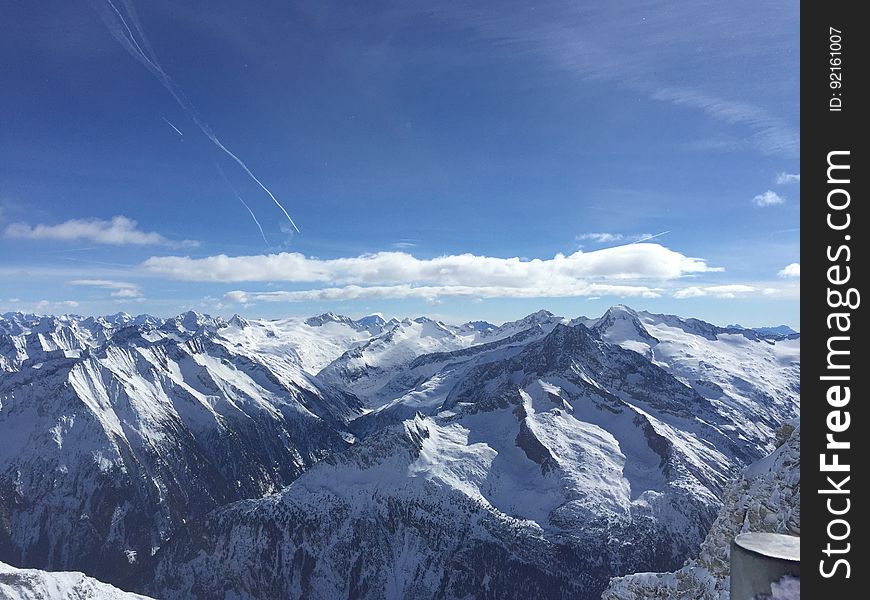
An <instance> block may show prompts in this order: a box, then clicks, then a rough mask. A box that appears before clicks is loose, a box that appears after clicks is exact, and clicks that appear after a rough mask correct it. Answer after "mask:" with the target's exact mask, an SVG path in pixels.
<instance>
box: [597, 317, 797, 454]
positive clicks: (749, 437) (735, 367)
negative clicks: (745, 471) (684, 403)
mask: <svg viewBox="0 0 870 600" xmlns="http://www.w3.org/2000/svg"><path fill="white" fill-rule="evenodd" d="M593 329H594V330H595V331H596V332H598V333H599V335H601V337H602V338H603V339H605V340H607V341H609V342H611V343H614V344H619V345H620V346H622V347H623V348H627V349H629V350H634V351H635V352H638V353H640V354H642V355H643V356H646V357H647V358H649V359H650V360H651V361H652V362H653V363H654V364H656V365H658V366H660V367H662V368H663V369H665V370H666V371H668V372H669V373H671V374H672V375H674V376H675V377H677V378H678V379H679V380H680V381H682V382H683V383H685V384H686V385H688V386H690V387H691V388H692V389H694V390H695V391H696V392H698V394H700V395H701V396H703V397H704V398H707V399H708V400H709V401H710V402H711V403H712V404H713V405H714V406H715V407H716V411H717V412H719V413H720V414H722V415H724V416H726V417H727V418H728V419H729V420H730V421H732V423H733V426H730V427H729V428H728V429H727V430H726V431H728V432H729V435H733V436H737V437H739V438H740V439H742V440H743V441H744V442H746V443H750V444H754V445H755V446H756V449H757V451H758V452H759V453H766V452H770V451H771V450H772V449H773V446H772V440H773V439H775V431H776V429H777V427H779V425H781V424H782V423H783V422H784V421H785V420H787V419H793V418H796V417H798V416H799V412H800V411H799V409H800V336H799V335H791V336H787V337H782V336H775V335H772V336H766V335H762V334H759V333H758V332H756V331H755V330H751V329H733V328H730V327H729V328H723V327H716V326H715V325H711V324H710V323H705V322H703V321H700V320H698V319H681V318H679V317H674V316H671V315H655V314H651V313H647V312H635V311H633V310H632V309H630V308H628V307H624V306H616V307H613V308H611V309H610V310H608V311H607V313H605V315H604V316H603V317H601V318H600V319H598V320H597V321H596V322H595V323H594V325H593Z"/></svg>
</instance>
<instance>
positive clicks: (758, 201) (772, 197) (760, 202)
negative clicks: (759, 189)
mask: <svg viewBox="0 0 870 600" xmlns="http://www.w3.org/2000/svg"><path fill="white" fill-rule="evenodd" d="M783 202H785V198H783V197H782V196H780V195H779V194H777V193H776V192H774V191H772V190H767V191H766V192H764V193H763V194H758V195H757V196H756V197H755V198H753V199H752V203H753V204H755V206H759V207H762V208H763V207H765V206H774V205H776V204H782V203H783Z"/></svg>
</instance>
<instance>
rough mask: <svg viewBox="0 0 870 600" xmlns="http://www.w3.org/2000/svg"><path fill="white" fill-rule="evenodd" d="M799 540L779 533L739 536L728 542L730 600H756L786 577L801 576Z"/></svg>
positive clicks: (743, 534) (763, 596)
mask: <svg viewBox="0 0 870 600" xmlns="http://www.w3.org/2000/svg"><path fill="white" fill-rule="evenodd" d="M800 544H801V542H800V538H799V537H797V536H793V535H783V534H780V533H741V534H740V535H738V536H737V537H735V538H734V541H733V542H731V600H756V597H759V596H760V597H761V598H766V597H769V596H770V594H771V589H770V586H771V584H772V583H774V582H776V581H779V580H780V579H782V578H783V577H784V576H786V575H791V576H794V577H800V572H801V571H800V559H801V552H800V548H801V545H800Z"/></svg>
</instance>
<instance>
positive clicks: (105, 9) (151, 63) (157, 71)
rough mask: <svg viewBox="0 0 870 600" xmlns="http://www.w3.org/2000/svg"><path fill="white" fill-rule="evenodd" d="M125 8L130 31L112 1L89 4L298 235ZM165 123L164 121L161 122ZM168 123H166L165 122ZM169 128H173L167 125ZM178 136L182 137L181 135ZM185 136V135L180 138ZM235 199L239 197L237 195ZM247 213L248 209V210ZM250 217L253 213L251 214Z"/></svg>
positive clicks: (128, 6)
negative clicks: (167, 69) (163, 64)
mask: <svg viewBox="0 0 870 600" xmlns="http://www.w3.org/2000/svg"><path fill="white" fill-rule="evenodd" d="M122 2H123V4H124V9H125V12H126V13H127V19H129V20H130V23H132V24H133V28H131V27H130V25H129V23H128V22H127V19H125V18H124V15H123V14H122V13H121V11H119V10H118V8H117V7H116V6H115V4H114V3H113V2H112V0H106V4H103V3H102V2H101V1H100V0H90V3H91V6H92V7H93V8H94V10H95V11H96V12H97V14H99V15H100V18H102V19H103V22H104V23H105V24H106V27H108V29H109V33H111V34H112V37H114V38H115V39H116V40H117V41H118V43H119V44H121V46H122V47H123V48H124V49H125V50H126V51H127V53H128V54H130V56H132V57H133V58H135V59H136V60H138V61H139V62H140V63H142V65H143V66H144V67H145V68H146V69H148V70H149V71H150V72H151V74H152V75H154V77H156V78H157V80H158V81H159V82H160V83H161V84H162V85H163V87H165V88H166V90H167V91H168V92H169V93H170V94H171V95H172V97H173V98H174V99H175V101H176V102H177V103H178V105H179V106H180V107H181V108H182V110H184V112H185V113H186V114H187V116H189V117H190V119H191V120H192V121H193V122H194V123H195V124H196V126H197V127H199V130H200V131H201V132H202V133H203V135H205V136H206V137H207V138H208V139H209V140H210V141H211V142H212V143H213V144H214V145H215V146H217V148H219V149H220V150H221V151H222V152H224V153H225V154H226V155H227V156H229V157H230V158H232V159H233V160H234V161H235V162H236V163H237V164H238V165H239V166H240V167H241V168H242V170H244V171H245V173H246V174H247V175H248V176H249V177H250V178H251V179H252V180H254V182H255V183H256V184H257V185H258V186H260V188H261V189H262V190H263V191H264V192H266V194H268V196H269V198H271V199H272V202H274V203H275V205H276V206H277V207H278V208H280V209H281V212H283V213H284V216H285V217H287V220H288V221H289V222H290V225H291V226H292V227H293V229H294V230H295V231H296V233H299V228H298V227H297V226H296V223H295V222H293V219H292V218H291V217H290V213H288V212H287V209H285V208H284V206H283V205H282V204H281V203H280V202H279V201H278V199H277V198H276V197H275V194H273V193H272V191H271V190H270V189H269V188H268V187H266V185H265V184H263V182H262V181H260V179H259V178H258V177H257V176H256V175H254V173H253V172H252V171H251V169H250V168H248V165H247V164H245V162H244V161H243V160H242V159H241V158H239V157H238V156H236V154H234V153H233V152H232V151H231V150H230V149H229V148H227V147H226V146H225V145H224V143H223V142H221V140H220V139H219V138H218V137H217V135H216V134H215V133H214V131H213V130H212V128H211V127H209V125H208V123H206V122H205V120H204V119H203V118H202V117H200V116H199V113H198V112H197V111H196V108H195V107H194V106H193V103H191V102H190V100H188V99H187V97H186V96H185V95H184V93H183V92H182V91H181V89H180V88H179V87H178V86H177V85H176V84H175V82H174V81H173V80H172V78H170V77H169V75H167V74H166V72H165V71H164V70H163V67H161V66H160V63H159V62H158V60H157V56H156V55H155V54H154V51H153V50H152V48H151V45H150V43H149V42H148V37H147V36H146V35H145V31H144V29H143V28H142V24H141V23H140V22H139V18H138V17H137V16H136V11H135V8H134V7H133V3H132V2H131V1H130V0H122ZM133 29H135V30H136V33H137V34H138V39H137V36H136V35H135V34H134V33H133ZM164 120H166V119H165V118H164ZM167 123H169V121H167ZM170 125H172V124H171V123H170ZM172 128H173V129H175V130H176V131H178V129H177V128H176V127H175V126H174V125H172ZM178 133H181V132H180V131H179V132H178ZM181 135H184V134H181ZM237 195H238V194H237ZM245 206H247V204H245ZM248 210H250V208H249V209H248ZM252 214H253V213H252Z"/></svg>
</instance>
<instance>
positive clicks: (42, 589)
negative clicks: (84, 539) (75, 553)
mask: <svg viewBox="0 0 870 600" xmlns="http://www.w3.org/2000/svg"><path fill="white" fill-rule="evenodd" d="M0 598H2V599H3V600H150V599H149V598H148V597H147V596H140V595H139V594H131V593H130V592H123V591H121V590H119V589H118V588H116V587H113V586H111V585H109V584H107V583H103V582H101V581H97V580H96V579H92V578H91V577H88V576H87V575H85V574H84V573H70V572H48V571H38V570H36V569H16V568H15V567H11V566H9V565H7V564H5V563H2V562H0Z"/></svg>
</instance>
